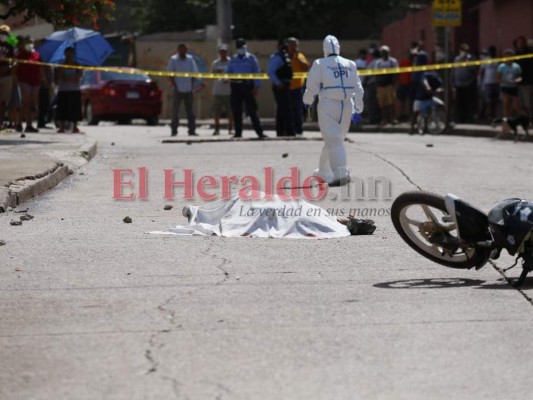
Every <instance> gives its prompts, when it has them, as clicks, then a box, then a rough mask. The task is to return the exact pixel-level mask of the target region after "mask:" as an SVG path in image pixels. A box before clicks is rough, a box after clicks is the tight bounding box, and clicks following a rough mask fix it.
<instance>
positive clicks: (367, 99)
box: [0, 25, 533, 138]
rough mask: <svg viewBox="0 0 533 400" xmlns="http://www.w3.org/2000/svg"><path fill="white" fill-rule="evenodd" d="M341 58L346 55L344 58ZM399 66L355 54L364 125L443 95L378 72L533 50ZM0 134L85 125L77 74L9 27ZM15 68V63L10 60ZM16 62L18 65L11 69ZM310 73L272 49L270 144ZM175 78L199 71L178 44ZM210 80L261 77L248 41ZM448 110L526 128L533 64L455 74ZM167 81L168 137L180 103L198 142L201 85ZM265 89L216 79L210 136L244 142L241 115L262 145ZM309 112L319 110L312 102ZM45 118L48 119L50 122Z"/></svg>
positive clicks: (391, 120) (383, 50) (297, 104)
mask: <svg viewBox="0 0 533 400" xmlns="http://www.w3.org/2000/svg"><path fill="white" fill-rule="evenodd" d="M347 53H348V52H347ZM400 53H403V54H404V55H403V56H401V57H399V60H398V59H396V58H395V57H394V56H393V54H394V52H393V51H391V49H390V48H389V46H387V45H381V46H379V47H378V46H376V45H374V44H372V45H370V46H369V48H368V49H366V48H364V49H360V50H359V53H358V57H357V58H356V59H355V60H354V62H355V65H356V67H357V69H358V70H360V71H361V70H375V71H376V73H372V74H369V75H365V76H361V83H362V85H363V88H364V92H365V95H364V104H365V107H364V108H365V112H364V114H363V121H364V123H368V124H378V125H380V126H385V125H388V124H391V125H394V124H397V123H398V122H408V121H411V126H413V124H414V121H415V119H416V118H417V116H418V115H419V114H420V113H423V114H427V110H428V109H429V107H430V105H431V99H432V98H433V95H435V93H436V92H439V91H440V92H442V90H443V89H445V88H443V81H444V80H443V76H442V74H443V72H442V71H427V72H404V73H400V74H398V73H380V72H379V70H382V69H390V68H393V69H394V68H398V67H410V66H416V65H426V64H429V63H441V62H446V61H450V62H454V63H461V62H465V61H473V60H477V59H481V60H483V59H488V58H496V57H499V56H513V55H523V54H532V53H533V47H532V46H529V45H528V42H527V40H526V38H525V37H523V36H521V37H518V38H516V39H515V40H514V42H513V47H512V48H508V49H506V50H504V51H503V52H498V50H497V49H496V47H495V46H490V47H489V48H488V49H486V50H483V51H481V52H480V54H479V56H478V57H476V56H474V55H473V54H472V53H471V52H470V48H469V46H468V44H466V43H464V44H461V45H460V46H459V49H458V53H457V55H456V56H455V57H454V58H453V59H452V60H445V59H444V56H443V54H442V51H438V50H437V51H434V52H431V55H430V53H428V52H427V51H426V50H425V49H424V44H423V43H422V42H413V43H412V44H411V46H410V47H409V48H408V49H406V50H405V52H400ZM0 58H1V59H11V60H12V61H6V60H4V61H0V129H4V130H5V129H10V130H16V131H17V132H20V133H21V135H22V136H25V134H26V133H33V132H38V130H39V129H42V128H46V127H47V126H46V125H47V124H48V123H54V124H55V125H56V127H57V129H58V132H60V133H63V132H67V131H70V132H74V133H76V132H79V128H78V125H77V124H78V122H79V121H80V120H81V119H82V109H81V91H80V80H81V77H82V70H81V69H77V68H55V69H54V70H52V68H50V67H47V66H42V65H39V64H35V63H32V61H40V55H39V53H38V52H37V51H36V50H35V46H34V41H33V39H32V38H31V37H30V36H17V37H15V36H13V35H12V34H11V32H10V28H9V26H7V25H1V26H0ZM13 60H14V61H13ZM18 60H20V61H19V62H17V61H18ZM64 64H66V65H69V64H71V65H76V57H75V49H74V48H72V47H67V48H66V49H65V61H64ZM310 67H311V65H310V63H309V61H308V60H307V58H306V56H305V55H304V54H303V53H302V52H301V51H300V49H299V41H298V39H297V38H295V37H288V38H284V39H282V40H280V41H279V42H278V45H277V48H276V50H275V51H274V52H273V53H272V55H271V57H270V59H269V62H268V65H267V68H266V72H267V74H268V77H269V80H270V86H271V90H272V97H273V100H274V101H275V103H276V135H277V136H296V135H301V134H302V133H303V120H304V113H305V109H304V104H303V94H304V90H305V84H306V79H305V78H303V77H302V76H301V75H296V74H297V73H301V72H304V73H305V72H308V71H309V69H310ZM167 70H168V71H172V72H199V70H198V66H197V64H196V62H195V60H194V58H193V57H192V56H191V55H190V54H188V49H187V46H186V44H184V43H180V44H179V45H178V48H177V52H176V54H174V55H173V56H172V57H171V58H170V59H169V61H168V65H167ZM211 71H212V72H215V73H229V74H233V73H234V74H246V73H260V72H262V68H261V66H260V64H259V62H258V60H257V58H256V56H255V55H254V54H253V53H252V52H250V51H249V50H248V46H247V43H246V40H245V39H243V38H239V39H237V40H236V42H235V54H234V55H230V54H229V49H228V44H224V43H223V44H220V45H219V46H218V57H217V58H216V59H215V60H214V61H213V62H212V66H211ZM450 75H451V80H450V87H449V89H450V93H452V96H450V101H451V102H452V104H450V105H448V106H450V107H451V109H452V110H453V112H452V113H451V122H452V123H473V122H488V123H491V122H492V121H495V120H497V119H498V118H512V117H513V116H520V115H523V116H526V117H527V118H529V120H530V121H531V120H532V119H533V58H524V59H521V60H517V61H508V62H505V63H489V64H482V65H481V66H469V67H456V68H453V69H452V70H451V74H450ZM169 82H170V84H171V87H172V90H173V107H172V118H171V124H170V130H171V132H170V133H171V135H173V136H174V135H177V133H178V126H179V117H178V116H179V110H180V107H181V104H184V106H185V111H186V116H187V122H188V123H187V126H188V134H189V135H191V136H194V135H196V121H195V115H194V107H193V104H194V102H193V98H194V95H195V94H196V93H198V92H200V91H201V90H203V89H204V88H205V87H206V85H205V83H204V82H203V80H202V79H198V78H184V77H174V78H170V79H169ZM261 85H262V81H261V80H259V79H215V80H214V82H213V86H212V95H213V102H212V104H213V106H212V107H213V108H212V113H213V119H214V128H215V129H214V132H213V135H219V134H220V132H221V128H220V127H221V122H220V121H221V119H222V118H227V119H228V123H227V127H228V133H229V134H233V136H234V137H235V138H239V137H241V136H242V130H243V128H242V126H243V115H246V116H248V117H250V119H251V122H252V125H253V128H254V130H255V132H256V134H257V136H258V137H259V138H264V137H265V135H264V133H263V127H262V124H261V120H260V117H259V113H258V107H257V100H256V96H257V93H258V90H259V89H260V87H261ZM315 105H316V102H315ZM52 109H53V110H55V117H54V118H52Z"/></svg>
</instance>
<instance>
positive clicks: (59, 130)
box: [57, 128, 67, 133]
mask: <svg viewBox="0 0 533 400" xmlns="http://www.w3.org/2000/svg"><path fill="white" fill-rule="evenodd" d="M57 133H67V131H66V130H65V129H64V128H61V129H58V130H57Z"/></svg>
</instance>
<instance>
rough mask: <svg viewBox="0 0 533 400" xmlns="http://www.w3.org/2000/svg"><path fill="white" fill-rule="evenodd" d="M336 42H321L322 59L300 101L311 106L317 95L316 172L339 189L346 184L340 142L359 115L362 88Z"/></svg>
mask: <svg viewBox="0 0 533 400" xmlns="http://www.w3.org/2000/svg"><path fill="white" fill-rule="evenodd" d="M339 54H340V45H339V41H338V40H337V38H336V37H335V36H331V35H328V36H326V38H325V39H324V58H320V59H318V60H315V62H314V63H313V66H312V67H311V70H310V71H309V76H308V77H307V84H306V89H305V93H304V97H303V101H304V104H307V105H311V104H312V103H313V101H314V99H315V96H317V95H318V98H319V102H318V125H319V127H320V131H321V132H322V137H323V138H324V147H323V148H322V154H321V155H320V164H319V169H318V170H316V171H315V175H318V176H321V177H322V178H324V180H325V181H326V182H327V183H329V184H332V185H333V184H335V185H343V184H346V183H348V182H349V181H350V171H349V170H348V168H347V165H346V149H345V148H344V139H345V137H346V134H347V133H348V130H349V129H350V122H351V117H352V114H353V113H354V112H357V113H361V112H362V111H363V94H364V90H363V86H362V84H361V80H360V79H359V75H358V74H357V67H356V65H355V63H354V62H353V61H351V60H348V59H346V58H343V57H341V56H340V55H339Z"/></svg>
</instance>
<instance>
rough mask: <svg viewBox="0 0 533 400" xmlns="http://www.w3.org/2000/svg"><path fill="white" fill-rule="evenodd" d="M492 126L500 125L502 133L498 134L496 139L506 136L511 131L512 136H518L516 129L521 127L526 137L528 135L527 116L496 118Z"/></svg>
mask: <svg viewBox="0 0 533 400" xmlns="http://www.w3.org/2000/svg"><path fill="white" fill-rule="evenodd" d="M492 123H493V125H494V126H496V124H502V133H501V134H499V135H498V136H497V137H500V136H502V135H506V134H508V133H510V132H511V131H513V134H514V136H515V140H516V137H517V135H518V127H519V126H521V127H522V129H523V130H524V132H525V133H526V136H527V135H528V134H529V131H528V126H529V117H528V116H527V115H520V116H518V117H513V118H505V117H504V118H498V119H495V120H494V121H493V122H492Z"/></svg>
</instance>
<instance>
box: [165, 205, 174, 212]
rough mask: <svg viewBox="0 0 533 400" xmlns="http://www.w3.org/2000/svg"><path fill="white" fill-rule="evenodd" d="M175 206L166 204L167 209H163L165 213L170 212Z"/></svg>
mask: <svg viewBox="0 0 533 400" xmlns="http://www.w3.org/2000/svg"><path fill="white" fill-rule="evenodd" d="M173 207H174V206H172V205H170V204H166V205H165V207H163V210H165V211H168V210H172V208H173Z"/></svg>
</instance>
